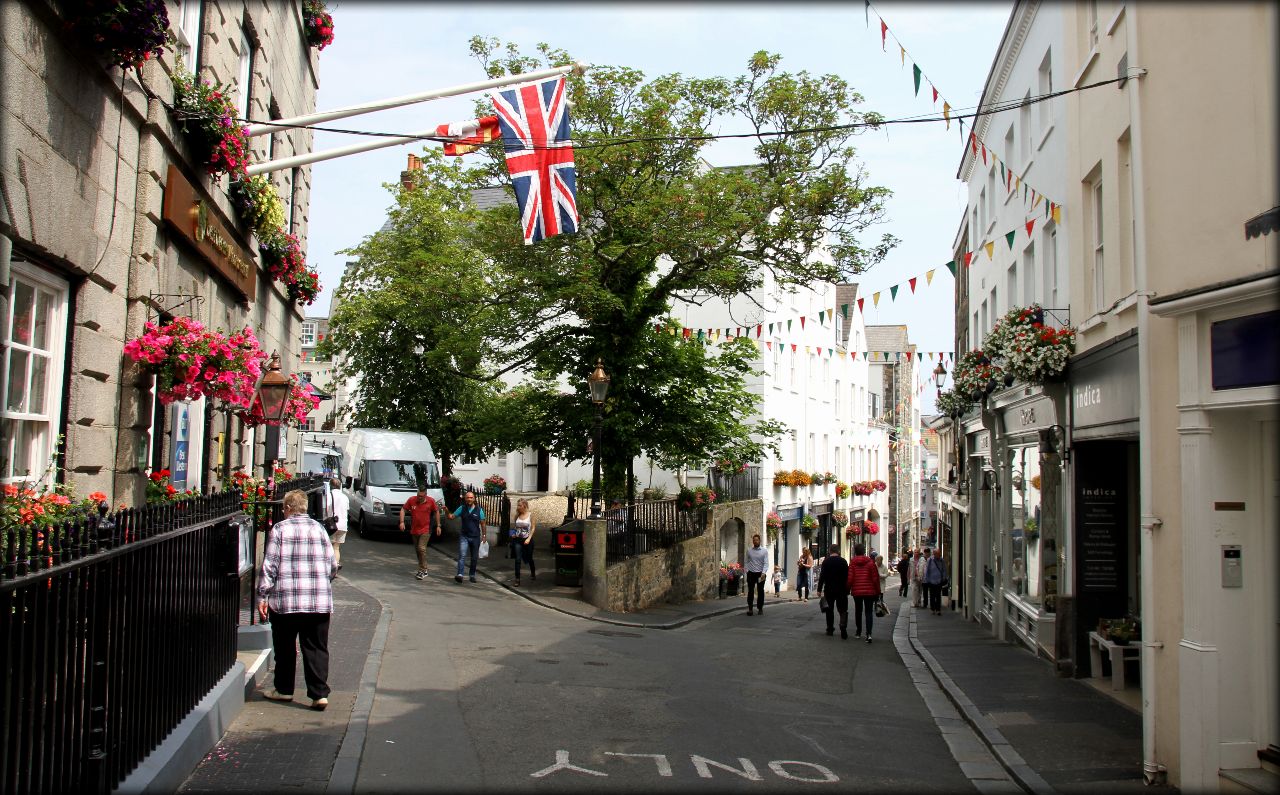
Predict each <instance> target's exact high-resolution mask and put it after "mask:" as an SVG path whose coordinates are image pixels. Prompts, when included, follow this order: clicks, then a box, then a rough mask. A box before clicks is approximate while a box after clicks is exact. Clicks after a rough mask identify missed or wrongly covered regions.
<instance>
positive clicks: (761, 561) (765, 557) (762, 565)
mask: <svg viewBox="0 0 1280 795" xmlns="http://www.w3.org/2000/svg"><path fill="white" fill-rule="evenodd" d="M768 576H769V550H767V549H765V548H764V547H762V546H760V534H759V533H756V534H755V535H753V536H751V549H748V550H747V615H751V600H752V599H753V598H754V599H755V601H756V610H758V611H759V612H760V613H761V614H763V613H764V581H765V579H766V578H767V577H768Z"/></svg>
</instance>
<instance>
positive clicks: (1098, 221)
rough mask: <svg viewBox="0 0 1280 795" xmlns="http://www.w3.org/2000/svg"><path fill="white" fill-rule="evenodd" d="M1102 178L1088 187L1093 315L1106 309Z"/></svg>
mask: <svg viewBox="0 0 1280 795" xmlns="http://www.w3.org/2000/svg"><path fill="white" fill-rule="evenodd" d="M1102 199H1103V192H1102V177H1101V176H1099V177H1098V178H1097V179H1096V180H1094V181H1093V183H1092V184H1091V185H1090V186H1089V200H1090V202H1091V204H1092V207H1091V208H1090V209H1092V210H1093V213H1092V222H1093V240H1092V243H1093V308H1094V313H1095V314H1097V313H1101V312H1103V311H1105V310H1106V308H1107V267H1106V264H1107V263H1106V257H1105V252H1104V248H1103V243H1104V239H1103V229H1104V226H1103V206H1102Z"/></svg>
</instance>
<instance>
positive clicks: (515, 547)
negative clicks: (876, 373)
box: [511, 539, 537, 580]
mask: <svg viewBox="0 0 1280 795" xmlns="http://www.w3.org/2000/svg"><path fill="white" fill-rule="evenodd" d="M511 557H513V558H515V560H516V579H517V580H518V579H520V561H521V560H523V561H524V562H525V563H527V564H529V576H530V577H533V576H536V574H537V572H535V571H534V569H533V542H532V541H530V542H529V543H527V544H526V543H525V542H524V539H512V541H511Z"/></svg>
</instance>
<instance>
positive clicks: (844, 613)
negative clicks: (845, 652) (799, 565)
mask: <svg viewBox="0 0 1280 795" xmlns="http://www.w3.org/2000/svg"><path fill="white" fill-rule="evenodd" d="M818 596H823V597H826V599H827V611H826V612H827V634H828V635H834V634H835V630H836V628H835V622H836V612H837V611H838V612H839V613H840V637H841V638H843V639H845V640H848V639H849V564H848V563H847V562H846V561H845V559H844V558H842V557H840V545H839V544H832V545H831V551H830V553H829V554H828V555H827V556H826V557H825V558H823V560H822V570H821V572H820V573H819V574H818Z"/></svg>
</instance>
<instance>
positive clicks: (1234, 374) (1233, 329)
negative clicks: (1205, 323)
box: [1209, 311, 1280, 389]
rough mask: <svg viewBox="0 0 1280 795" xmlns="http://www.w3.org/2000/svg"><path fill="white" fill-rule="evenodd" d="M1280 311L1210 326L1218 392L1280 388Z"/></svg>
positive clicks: (1235, 318) (1210, 346)
mask: <svg viewBox="0 0 1280 795" xmlns="http://www.w3.org/2000/svg"><path fill="white" fill-rule="evenodd" d="M1277 324H1280V311H1273V312H1262V313H1259V314H1256V315H1246V316H1244V317H1233V318H1231V319H1229V320H1219V321H1218V322H1217V323H1213V324H1211V325H1210V326H1209V348H1210V356H1211V368H1212V374H1213V376H1212V377H1213V388H1214V389H1245V388H1248V387H1254V386H1273V385H1275V384H1280V337H1277V335H1276V328H1277V327H1280V326H1277Z"/></svg>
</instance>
